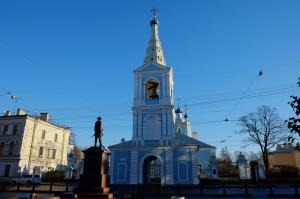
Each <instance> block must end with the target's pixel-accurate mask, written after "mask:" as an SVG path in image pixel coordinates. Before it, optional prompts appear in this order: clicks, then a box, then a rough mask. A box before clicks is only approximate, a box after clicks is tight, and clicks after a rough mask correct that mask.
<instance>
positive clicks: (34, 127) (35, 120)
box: [28, 117, 38, 173]
mask: <svg viewBox="0 0 300 199" xmlns="http://www.w3.org/2000/svg"><path fill="white" fill-rule="evenodd" d="M37 124H38V117H35V118H34V124H33V132H32V137H31V144H30V152H29V163H28V170H29V173H30V170H31V157H32V150H33V144H34V143H33V141H34V136H35V132H36V127H37Z"/></svg>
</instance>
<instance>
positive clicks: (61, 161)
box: [60, 129, 67, 165]
mask: <svg viewBox="0 0 300 199" xmlns="http://www.w3.org/2000/svg"><path fill="white" fill-rule="evenodd" d="M66 131H67V130H66V129H64V131H63V132H64V135H63V142H62V148H61V154H60V164H61V165H63V155H64V149H65V136H66Z"/></svg>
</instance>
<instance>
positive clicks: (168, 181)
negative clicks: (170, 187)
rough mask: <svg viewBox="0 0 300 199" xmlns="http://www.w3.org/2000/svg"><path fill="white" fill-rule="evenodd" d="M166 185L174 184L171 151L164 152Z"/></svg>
mask: <svg viewBox="0 0 300 199" xmlns="http://www.w3.org/2000/svg"><path fill="white" fill-rule="evenodd" d="M165 162H166V174H165V175H166V184H174V160H173V150H167V151H166V161H165Z"/></svg>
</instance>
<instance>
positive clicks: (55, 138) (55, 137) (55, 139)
mask: <svg viewBox="0 0 300 199" xmlns="http://www.w3.org/2000/svg"><path fill="white" fill-rule="evenodd" d="M57 137H58V135H57V134H56V133H55V136H54V142H57Z"/></svg>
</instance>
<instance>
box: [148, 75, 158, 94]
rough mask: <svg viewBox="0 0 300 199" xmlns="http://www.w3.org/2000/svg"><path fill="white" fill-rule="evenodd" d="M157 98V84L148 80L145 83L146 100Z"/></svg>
mask: <svg viewBox="0 0 300 199" xmlns="http://www.w3.org/2000/svg"><path fill="white" fill-rule="evenodd" d="M158 98H159V82H158V81H157V80H154V79H149V80H148V81H147V82H146V99H158Z"/></svg>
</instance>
